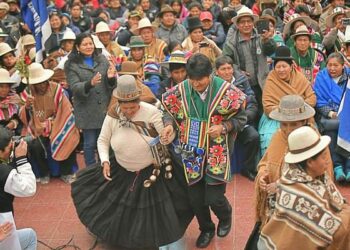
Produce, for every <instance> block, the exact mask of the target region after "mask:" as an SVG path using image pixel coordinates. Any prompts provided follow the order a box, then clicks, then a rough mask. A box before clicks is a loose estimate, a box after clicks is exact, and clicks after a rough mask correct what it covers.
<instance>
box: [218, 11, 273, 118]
mask: <svg viewBox="0 0 350 250" xmlns="http://www.w3.org/2000/svg"><path fill="white" fill-rule="evenodd" d="M257 20H258V17H257V16H256V15H254V14H253V12H252V11H251V10H250V9H248V8H242V9H241V10H240V11H238V13H237V16H235V17H234V18H233V25H232V26H231V28H230V30H229V32H228V34H227V37H226V42H225V44H224V48H223V54H224V55H227V56H229V57H231V59H232V60H233V62H234V63H235V64H236V65H238V67H239V69H240V70H241V71H243V73H244V74H245V75H246V76H248V78H249V83H250V86H251V88H252V89H253V91H254V93H255V98H256V100H257V101H258V105H259V112H260V113H261V112H262V101H261V98H262V89H263V88H264V84H265V79H266V76H267V74H268V72H269V67H268V64H267V57H268V56H271V55H272V54H273V53H274V52H275V49H276V42H275V41H274V40H273V35H274V34H273V33H272V32H270V31H268V32H264V33H263V34H262V35H260V34H258V32H257V30H256V29H254V22H255V21H257Z"/></svg>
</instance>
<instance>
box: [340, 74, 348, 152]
mask: <svg viewBox="0 0 350 250" xmlns="http://www.w3.org/2000/svg"><path fill="white" fill-rule="evenodd" d="M349 117H350V80H348V82H347V86H346V88H345V92H344V94H343V98H342V101H341V104H340V107H339V110H338V118H339V130H338V140H337V144H338V148H337V151H338V152H339V153H340V154H342V155H343V156H345V157H349V156H350V118H349Z"/></svg>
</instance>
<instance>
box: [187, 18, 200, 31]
mask: <svg viewBox="0 0 350 250" xmlns="http://www.w3.org/2000/svg"><path fill="white" fill-rule="evenodd" d="M198 28H201V29H203V25H202V23H201V20H200V19H199V18H198V17H189V18H188V31H189V32H190V33H191V32H192V31H194V30H195V29H198Z"/></svg>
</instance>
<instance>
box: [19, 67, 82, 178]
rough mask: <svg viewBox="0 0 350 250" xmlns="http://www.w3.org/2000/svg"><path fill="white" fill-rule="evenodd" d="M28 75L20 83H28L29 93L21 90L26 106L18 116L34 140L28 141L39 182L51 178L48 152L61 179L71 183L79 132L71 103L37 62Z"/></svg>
mask: <svg viewBox="0 0 350 250" xmlns="http://www.w3.org/2000/svg"><path fill="white" fill-rule="evenodd" d="M28 71H29V77H28V78H23V79H22V82H24V83H25V84H29V85H30V86H29V87H30V95H29V93H27V92H23V93H21V97H22V99H23V101H24V102H25V106H23V107H21V110H20V118H21V120H22V122H23V124H24V126H26V128H27V130H28V131H29V132H30V135H31V136H33V138H34V139H33V140H32V141H31V142H30V143H29V148H30V153H31V156H32V157H33V158H34V159H35V161H36V162H37V163H38V167H39V172H40V183H41V184H48V183H49V181H50V173H49V166H48V162H47V159H48V158H47V156H48V152H47V149H48V148H50V151H51V152H50V153H51V155H52V158H53V159H54V160H56V161H58V164H59V166H60V173H61V179H62V181H64V182H65V183H68V184H70V183H72V182H73V181H74V177H73V175H72V168H73V166H74V164H76V159H75V158H76V155H75V148H76V146H77V145H78V143H79V131H78V129H77V128H76V127H75V122H74V115H73V110H72V106H71V104H70V102H69V100H68V98H67V97H66V96H65V95H64V92H63V89H62V87H61V86H60V85H58V84H56V83H54V82H51V81H50V78H51V77H52V75H53V74H54V72H53V71H52V70H50V69H44V68H43V66H42V65H41V64H39V63H32V64H31V65H30V66H29V67H28Z"/></svg>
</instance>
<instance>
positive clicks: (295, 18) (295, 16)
mask: <svg viewBox="0 0 350 250" xmlns="http://www.w3.org/2000/svg"><path fill="white" fill-rule="evenodd" d="M297 21H301V22H303V23H304V24H305V25H306V26H307V27H309V26H310V24H311V18H310V17H309V16H300V15H299V14H298V13H295V14H293V15H291V16H290V17H289V20H288V22H287V23H286V25H284V27H283V35H284V36H287V35H289V34H290V33H291V28H292V26H293V24H294V23H295V22H297Z"/></svg>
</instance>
